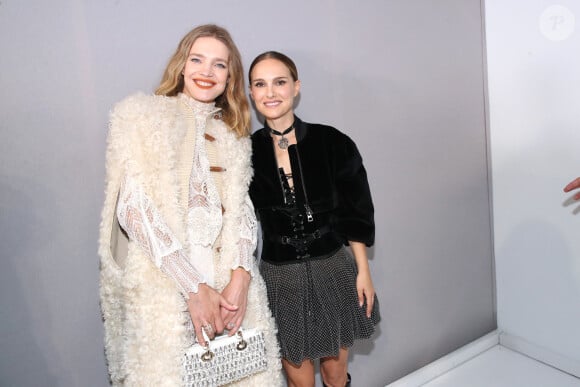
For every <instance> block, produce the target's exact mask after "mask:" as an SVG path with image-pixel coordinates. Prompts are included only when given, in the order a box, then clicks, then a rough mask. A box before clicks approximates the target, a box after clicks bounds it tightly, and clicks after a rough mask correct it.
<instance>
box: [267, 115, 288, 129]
mask: <svg viewBox="0 0 580 387" xmlns="http://www.w3.org/2000/svg"><path fill="white" fill-rule="evenodd" d="M266 123H267V124H268V127H269V128H270V129H274V130H277V131H279V132H282V131H284V130H286V129H288V128H289V127H290V126H292V124H293V123H294V114H292V115H291V116H289V117H280V118H278V119H275V120H266Z"/></svg>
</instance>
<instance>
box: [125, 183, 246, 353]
mask: <svg viewBox="0 0 580 387" xmlns="http://www.w3.org/2000/svg"><path fill="white" fill-rule="evenodd" d="M117 217H118V219H119V224H120V225H121V227H123V229H124V230H125V231H126V232H127V234H128V235H129V238H130V239H131V240H133V241H135V242H136V243H137V244H138V245H139V246H140V247H141V248H142V249H143V251H144V252H145V253H146V254H147V255H148V256H149V257H150V258H151V259H152V260H153V262H154V263H155V265H156V266H157V267H159V268H160V269H161V271H163V272H164V273H165V274H167V275H168V276H169V277H171V278H172V279H173V280H174V281H175V283H176V284H177V287H178V288H179V290H180V291H181V293H182V294H183V296H184V297H185V298H186V299H187V305H188V309H189V313H190V315H191V319H192V321H193V325H194V327H195V334H196V337H198V338H201V339H200V342H201V343H202V344H205V343H204V342H203V339H202V337H203V336H202V334H201V327H202V326H203V325H206V324H211V325H212V326H213V327H214V329H215V331H216V332H220V331H222V330H223V328H224V327H223V322H222V319H221V315H220V307H221V308H225V309H226V310H236V307H235V306H233V305H231V304H230V303H228V302H227V301H226V300H225V298H223V297H221V296H220V294H219V293H218V292H216V291H215V290H214V289H212V288H211V287H209V286H208V285H206V284H205V282H206V281H205V278H204V277H203V275H202V274H201V273H200V272H199V271H198V270H197V269H196V268H195V267H193V266H192V265H191V264H190V263H189V260H188V259H187V257H186V256H185V254H184V251H183V247H182V245H181V243H180V242H179V241H178V239H177V237H176V236H175V235H174V234H173V232H172V231H171V229H170V228H169V226H168V225H167V224H166V223H165V222H164V220H163V219H162V217H161V214H160V213H159V210H158V209H157V208H156V207H155V205H154V203H153V202H152V201H151V199H150V198H149V197H148V196H147V195H146V194H145V193H144V192H143V190H142V189H141V187H140V186H138V185H137V184H136V183H135V182H133V181H132V180H131V179H130V178H128V177H125V179H124V180H123V183H122V184H121V190H120V193H119V200H118V203H117ZM206 333H208V336H210V338H212V337H213V333H214V332H206Z"/></svg>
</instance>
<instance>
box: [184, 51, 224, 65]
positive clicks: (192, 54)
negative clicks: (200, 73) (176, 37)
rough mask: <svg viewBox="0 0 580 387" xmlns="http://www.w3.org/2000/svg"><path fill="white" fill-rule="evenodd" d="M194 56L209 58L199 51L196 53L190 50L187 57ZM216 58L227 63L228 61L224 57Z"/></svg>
mask: <svg viewBox="0 0 580 387" xmlns="http://www.w3.org/2000/svg"><path fill="white" fill-rule="evenodd" d="M192 56H199V57H202V58H207V57H206V56H205V55H203V54H198V53H195V52H190V53H189V55H188V56H187V57H188V58H189V57H192ZM214 59H215V60H218V61H222V62H226V63H227V62H228V60H227V59H223V58H214Z"/></svg>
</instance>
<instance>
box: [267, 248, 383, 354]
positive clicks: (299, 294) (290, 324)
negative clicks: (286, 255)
mask: <svg viewBox="0 0 580 387" xmlns="http://www.w3.org/2000/svg"><path fill="white" fill-rule="evenodd" d="M260 272H261V274H262V276H263V278H264V281H265V282H266V288H267V291H268V302H269V305H270V309H271V311H272V314H273V316H274V319H275V320H276V324H277V326H278V340H279V343H280V350H281V353H282V357H283V358H285V359H286V360H288V361H290V362H292V363H294V364H300V363H301V362H302V361H304V360H305V359H319V358H322V357H330V356H337V355H338V353H339V350H340V348H348V347H350V346H352V345H353V343H354V341H355V340H357V339H366V338H369V337H370V336H371V335H372V334H373V333H374V330H375V328H374V326H375V325H376V324H377V323H378V322H379V321H380V312H379V303H378V300H377V298H376V296H375V302H374V306H373V310H372V313H371V317H370V318H367V317H366V313H365V311H366V301H365V303H364V304H363V306H362V307H360V306H359V303H358V297H357V291H356V276H357V268H356V263H355V261H354V258H353V257H352V255H351V254H350V253H349V252H348V251H347V250H346V249H345V248H344V247H343V248H341V249H340V250H338V251H337V252H336V253H335V254H334V255H332V256H331V257H329V258H324V259H310V260H306V261H300V262H298V263H290V264H285V265H275V264H271V263H268V262H266V261H264V260H262V261H261V262H260Z"/></svg>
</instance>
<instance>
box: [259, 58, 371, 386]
mask: <svg viewBox="0 0 580 387" xmlns="http://www.w3.org/2000/svg"><path fill="white" fill-rule="evenodd" d="M249 79H250V95H251V97H252V99H253V101H254V103H255V106H256V109H257V110H258V112H259V113H260V114H261V115H262V116H263V117H264V118H265V123H264V128H262V129H260V130H258V131H257V132H256V133H254V134H253V135H252V147H253V156H252V163H253V167H254V178H253V180H252V183H251V185H250V196H251V198H252V201H253V203H254V206H255V207H256V210H257V212H258V215H259V220H260V223H261V226H262V232H263V235H262V236H263V249H262V255H261V262H260V271H261V273H262V275H263V277H264V280H265V281H266V286H267V288H268V300H269V303H270V308H271V309H272V313H273V314H274V317H275V319H276V323H277V325H278V338H279V342H280V347H281V351H282V357H283V361H282V364H283V366H284V370H285V371H286V375H287V380H288V385H289V386H291V387H294V386H308V387H311V386H314V361H315V360H317V359H319V360H320V370H321V374H322V378H323V382H324V384H325V385H327V386H333V387H343V386H345V385H346V386H348V385H350V376H349V375H348V373H347V359H348V348H349V347H350V346H352V344H353V342H354V340H356V339H361V338H368V337H370V336H371V335H372V333H373V332H374V326H375V324H377V323H378V321H379V319H380V317H379V310H378V302H377V299H376V296H375V289H374V286H373V282H372V280H371V274H370V271H369V264H368V260H367V249H366V247H367V246H370V245H372V244H373V242H374V233H375V229H374V219H373V203H372V199H371V195H370V191H369V185H368V182H367V175H366V171H365V168H364V166H363V163H362V158H361V156H360V154H359V152H358V150H357V147H356V145H355V144H354V142H353V141H352V140H351V139H350V138H349V137H348V136H346V135H345V134H343V133H341V132H340V131H338V130H337V129H335V128H333V127H330V126H326V125H320V124H311V123H306V122H303V121H302V120H300V119H299V118H298V117H297V116H296V115H294V100H295V98H296V97H297V95H298V93H299V92H300V81H299V80H298V72H297V70H296V66H295V64H294V62H293V61H292V60H291V59H290V58H288V57H287V56H286V55H284V54H281V53H279V52H274V51H270V52H265V53H263V54H261V55H259V56H258V57H256V59H254V61H253V62H252V64H251V66H250V71H249ZM345 245H350V247H351V250H352V255H351V254H350V252H349V251H347V250H346V249H345Z"/></svg>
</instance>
